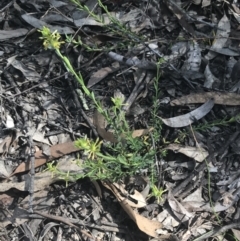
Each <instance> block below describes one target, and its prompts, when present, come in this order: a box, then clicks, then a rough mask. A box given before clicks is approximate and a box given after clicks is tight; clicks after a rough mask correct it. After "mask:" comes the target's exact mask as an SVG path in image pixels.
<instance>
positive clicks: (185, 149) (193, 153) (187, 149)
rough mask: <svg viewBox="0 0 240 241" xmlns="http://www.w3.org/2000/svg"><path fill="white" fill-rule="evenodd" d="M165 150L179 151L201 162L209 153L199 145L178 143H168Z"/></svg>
mask: <svg viewBox="0 0 240 241" xmlns="http://www.w3.org/2000/svg"><path fill="white" fill-rule="evenodd" d="M166 149H167V150H172V151H174V152H180V153H182V154H184V155H186V156H188V157H191V158H193V159H194V160H196V161H198V162H202V161H203V160H205V158H206V157H207V156H208V155H209V154H208V152H207V151H206V150H204V149H203V148H199V147H192V146H182V145H180V144H170V145H168V146H167V147H166Z"/></svg>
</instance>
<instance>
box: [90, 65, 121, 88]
mask: <svg viewBox="0 0 240 241" xmlns="http://www.w3.org/2000/svg"><path fill="white" fill-rule="evenodd" d="M118 69H119V68H115V67H105V68H102V69H99V70H98V71H97V72H95V73H93V75H92V76H91V77H90V79H89V81H88V85H87V87H88V88H90V87H92V86H94V85H95V84H97V83H98V82H100V81H101V80H102V79H103V78H105V77H106V76H108V75H109V74H111V73H113V72H115V71H117V70H118Z"/></svg>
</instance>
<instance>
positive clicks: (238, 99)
mask: <svg viewBox="0 0 240 241" xmlns="http://www.w3.org/2000/svg"><path fill="white" fill-rule="evenodd" d="M211 98H212V99H214V103H215V104H218V105H240V95H239V94H235V93H223V92H206V93H199V94H190V95H186V96H183V97H181V98H178V99H175V100H173V101H171V102H170V104H171V106H175V105H187V104H197V103H199V104H200V103H205V102H206V101H207V100H209V99H211Z"/></svg>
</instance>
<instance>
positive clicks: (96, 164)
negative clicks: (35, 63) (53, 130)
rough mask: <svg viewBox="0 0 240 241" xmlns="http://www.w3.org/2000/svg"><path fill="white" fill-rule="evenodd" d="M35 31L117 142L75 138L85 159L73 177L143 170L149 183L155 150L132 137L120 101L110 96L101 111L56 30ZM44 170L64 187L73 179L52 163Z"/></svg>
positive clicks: (105, 176)
mask: <svg viewBox="0 0 240 241" xmlns="http://www.w3.org/2000/svg"><path fill="white" fill-rule="evenodd" d="M39 32H40V33H41V34H42V36H41V39H43V45H44V47H45V49H52V50H54V51H55V53H56V54H57V55H58V56H59V57H60V59H61V60H62V62H63V64H64V65H65V68H66V69H67V71H68V72H70V73H71V74H72V75H73V76H74V77H75V79H76V80H77V81H78V83H79V84H80V86H81V88H82V90H83V93H84V94H85V95H86V96H87V97H88V98H90V99H91V100H92V101H93V103H94V105H95V107H96V109H97V110H98V112H99V113H100V114H102V115H103V116H104V117H105V119H106V121H107V123H108V124H109V126H110V128H111V129H113V135H114V136H115V138H116V140H117V142H116V143H114V144H113V143H110V144H109V143H105V144H103V142H102V141H100V140H99V139H96V140H91V139H89V138H88V137H86V136H85V137H84V138H79V139H78V140H77V141H76V142H75V145H76V146H77V147H78V148H79V149H80V150H82V151H83V154H84V155H85V156H86V159H85V160H84V162H83V163H82V164H81V166H82V167H83V168H84V170H85V172H84V174H81V175H80V176H78V177H77V178H80V177H81V178H83V177H89V178H91V179H94V180H96V179H99V180H110V181H118V180H120V179H123V178H125V177H131V176H133V175H137V174H141V171H142V170H143V169H145V170H146V169H147V170H148V171H149V172H150V173H151V172H152V180H155V179H154V177H153V176H154V156H155V154H156V150H155V149H153V148H151V145H149V143H148V141H147V140H146V138H145V139H144V137H135V138H134V137H133V135H132V133H133V131H132V130H131V129H130V127H129V124H128V122H127V120H126V116H125V112H124V111H123V106H124V98H123V97H121V96H115V97H112V98H111V101H112V106H111V107H110V108H109V110H105V109H104V108H103V106H102V105H101V103H100V102H99V101H98V100H97V99H96V98H95V95H94V93H93V92H91V91H90V90H89V89H88V88H87V87H86V85H85V83H84V80H83V78H82V75H81V73H77V72H76V71H75V70H74V68H73V66H72V64H71V62H70V61H69V59H68V58H67V57H66V56H64V55H63V54H62V53H61V52H60V46H61V44H63V43H64V42H63V41H61V40H60V35H59V33H58V32H57V31H54V32H53V33H52V32H51V31H50V30H49V29H48V28H47V27H43V29H42V30H39ZM155 89H157V87H155ZM81 96H82V93H81ZM155 108H157V105H155ZM158 124H159V121H158ZM159 125H160V124H159ZM158 131H160V130H158ZM154 138H160V134H159V133H158V134H157V132H156V133H155V137H154ZM48 170H49V171H50V172H52V173H53V174H54V175H58V176H59V177H60V178H61V179H63V180H65V181H66V184H67V183H68V182H69V181H70V180H72V179H74V178H75V177H73V176H71V174H70V173H63V172H61V171H59V170H58V169H57V167H55V166H53V165H52V164H49V165H48ZM154 187H155V186H153V189H152V190H153V192H154V196H155V197H156V198H157V199H158V200H160V199H161V195H162V193H163V192H164V191H165V190H162V189H161V188H160V189H156V188H154Z"/></svg>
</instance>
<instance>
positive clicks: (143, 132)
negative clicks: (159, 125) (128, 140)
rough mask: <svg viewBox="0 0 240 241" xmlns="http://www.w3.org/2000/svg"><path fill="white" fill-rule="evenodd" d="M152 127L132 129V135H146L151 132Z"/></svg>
mask: <svg viewBox="0 0 240 241" xmlns="http://www.w3.org/2000/svg"><path fill="white" fill-rule="evenodd" d="M153 129H154V128H153V127H150V128H148V129H139V130H134V131H133V133H132V137H133V138H135V137H140V136H145V135H147V134H148V133H149V132H151V131H152V130H153Z"/></svg>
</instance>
